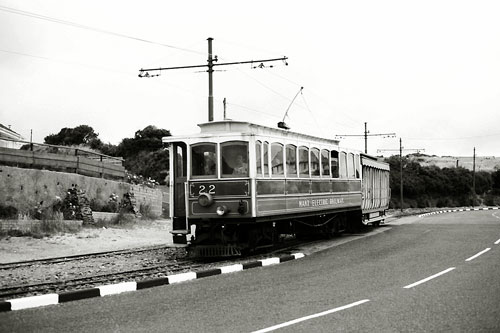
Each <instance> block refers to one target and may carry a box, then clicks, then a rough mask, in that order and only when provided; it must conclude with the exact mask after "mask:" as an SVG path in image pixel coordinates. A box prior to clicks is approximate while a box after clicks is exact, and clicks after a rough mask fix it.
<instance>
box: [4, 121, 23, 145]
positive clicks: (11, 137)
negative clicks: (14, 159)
mask: <svg viewBox="0 0 500 333" xmlns="http://www.w3.org/2000/svg"><path fill="white" fill-rule="evenodd" d="M16 140H17V141H22V140H24V138H23V137H22V136H21V135H20V134H18V133H16V132H14V131H13V130H11V129H10V128H9V127H5V126H4V125H2V124H0V147H3V148H14V149H19V148H21V146H22V145H23V143H22V142H16Z"/></svg>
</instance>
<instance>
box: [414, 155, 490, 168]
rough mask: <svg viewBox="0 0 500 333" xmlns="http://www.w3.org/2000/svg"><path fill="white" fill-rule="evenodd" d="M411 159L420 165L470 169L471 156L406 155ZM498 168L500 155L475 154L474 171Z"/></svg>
mask: <svg viewBox="0 0 500 333" xmlns="http://www.w3.org/2000/svg"><path fill="white" fill-rule="evenodd" d="M408 157H409V158H411V160H412V161H415V162H418V163H419V164H420V165H422V166H431V165H435V166H437V167H439V168H454V167H456V166H457V163H458V166H460V167H463V168H466V169H468V170H472V164H473V161H472V156H466V157H453V156H428V155H424V154H411V155H408ZM498 169H500V157H495V156H476V171H488V172H492V171H495V170H498Z"/></svg>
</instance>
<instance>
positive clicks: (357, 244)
mask: <svg viewBox="0 0 500 333" xmlns="http://www.w3.org/2000/svg"><path fill="white" fill-rule="evenodd" d="M379 230H380V231H383V232H375V233H373V234H369V236H368V237H360V236H358V237H357V238H355V239H354V240H353V241H351V242H343V240H344V239H345V238H344V237H342V238H341V239H338V240H334V241H333V244H337V246H334V247H331V248H328V249H325V250H323V251H320V252H317V253H314V254H311V255H308V256H307V257H305V258H303V259H299V260H295V261H291V262H287V263H284V264H280V265H277V266H270V267H263V268H255V269H251V270H248V271H243V272H238V273H234V274H226V275H221V276H215V277H209V278H204V279H200V280H194V281H191V282H187V283H181V284H177V285H169V286H165V287H157V288H152V289H146V290H142V291H137V292H132V293H126V294H121V295H115V296H109V297H102V298H93V299H88V300H83V301H77V302H71V303H66V304H62V305H57V306H49V307H45V308H36V309H31V310H22V311H14V312H8V313H0V331H10V332H14V331H18V332H21V331H22V332H27V331H51V332H70V331H73V332H83V331H85V332H89V331H102V332H110V331H117V332H138V331H143V332H194V331H197V332H253V331H258V330H261V331H262V332H264V331H272V330H277V331H280V332H332V331H342V332H345V331H356V332H363V331H364V332H402V331H404V332H408V331H411V332H429V331H438V332H442V331H451V332H477V331H485V332H499V331H500V260H499V259H500V244H499V243H500V212H498V211H479V212H467V213H450V214H443V215H434V216H428V217H425V218H415V217H414V218H406V219H401V220H397V221H395V223H393V225H392V226H386V227H383V228H381V229H379ZM495 243H496V244H495ZM488 249H489V250H488Z"/></svg>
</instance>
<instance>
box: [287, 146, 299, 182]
mask: <svg viewBox="0 0 500 333" xmlns="http://www.w3.org/2000/svg"><path fill="white" fill-rule="evenodd" d="M285 154H286V176H287V177H297V147H296V146H294V145H286V151H285Z"/></svg>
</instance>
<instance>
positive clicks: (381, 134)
mask: <svg viewBox="0 0 500 333" xmlns="http://www.w3.org/2000/svg"><path fill="white" fill-rule="evenodd" d="M348 136H357V137H364V136H365V135H364V134H336V135H335V137H339V138H342V137H348ZM366 136H387V137H390V138H395V137H396V133H378V134H367V135H366Z"/></svg>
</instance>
